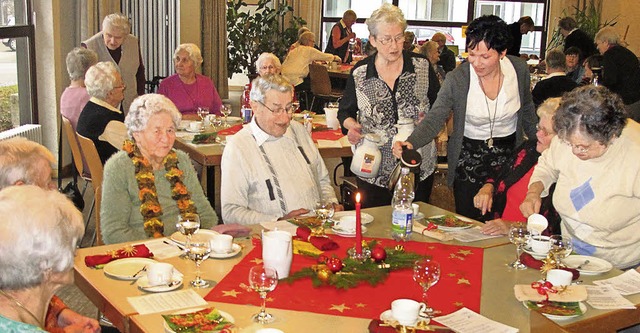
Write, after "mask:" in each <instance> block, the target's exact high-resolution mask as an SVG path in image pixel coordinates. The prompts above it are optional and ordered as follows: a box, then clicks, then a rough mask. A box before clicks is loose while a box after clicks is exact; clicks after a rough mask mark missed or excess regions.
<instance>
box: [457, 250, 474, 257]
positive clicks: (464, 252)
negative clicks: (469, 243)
mask: <svg viewBox="0 0 640 333" xmlns="http://www.w3.org/2000/svg"><path fill="white" fill-rule="evenodd" d="M458 253H460V254H462V255H463V256H468V255H470V254H471V253H472V252H471V250H460V251H458Z"/></svg>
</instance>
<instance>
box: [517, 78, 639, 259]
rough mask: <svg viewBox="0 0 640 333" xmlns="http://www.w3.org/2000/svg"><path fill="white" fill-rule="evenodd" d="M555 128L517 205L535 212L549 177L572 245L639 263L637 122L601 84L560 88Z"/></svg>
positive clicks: (526, 213) (584, 252)
mask: <svg viewBox="0 0 640 333" xmlns="http://www.w3.org/2000/svg"><path fill="white" fill-rule="evenodd" d="M553 128H554V130H555V131H556V132H557V133H558V136H557V137H556V138H554V139H553V140H552V141H551V146H550V147H549V149H548V150H547V151H545V152H544V153H543V154H542V156H541V157H540V160H539V161H538V165H537V166H536V167H535V170H534V172H533V175H532V176H531V180H530V182H529V190H528V192H527V195H526V197H525V200H524V201H523V202H522V204H521V205H520V209H521V211H522V213H523V215H524V216H525V217H527V216H529V215H531V214H533V213H537V212H538V211H539V209H540V202H541V196H547V195H548V190H549V188H550V187H551V185H552V184H556V189H555V192H554V193H553V204H554V206H555V208H556V210H557V211H558V213H559V214H560V216H561V218H562V223H561V228H562V234H563V235H568V236H570V237H571V238H572V239H573V245H574V251H576V252H577V253H578V254H582V255H591V256H596V257H599V258H602V259H605V260H607V261H609V262H611V263H612V264H613V265H614V266H616V267H618V268H621V269H622V268H628V267H633V266H636V265H638V264H640V247H639V246H638V244H639V243H640V166H639V165H638V162H637V160H636V157H637V156H640V125H638V123H636V122H635V121H633V120H631V119H627V117H626V115H625V112H624V104H623V103H622V100H621V99H620V97H619V96H618V95H617V94H614V93H612V92H611V91H609V90H608V89H607V88H604V87H601V86H600V87H595V86H585V87H580V88H578V89H576V90H574V91H572V92H569V93H567V94H565V95H564V97H563V99H562V101H561V103H560V107H559V108H558V111H556V114H555V116H554V120H553Z"/></svg>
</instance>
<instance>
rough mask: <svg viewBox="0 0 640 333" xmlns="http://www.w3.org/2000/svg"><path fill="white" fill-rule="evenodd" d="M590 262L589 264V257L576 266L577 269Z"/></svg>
mask: <svg viewBox="0 0 640 333" xmlns="http://www.w3.org/2000/svg"><path fill="white" fill-rule="evenodd" d="M588 264H589V259H587V260H585V261H584V262H583V263H582V264H580V265H578V267H576V269H580V268H582V266H584V265H588Z"/></svg>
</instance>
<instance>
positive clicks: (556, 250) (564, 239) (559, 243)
mask: <svg viewBox="0 0 640 333" xmlns="http://www.w3.org/2000/svg"><path fill="white" fill-rule="evenodd" d="M549 244H550V247H549V252H551V253H552V254H553V257H554V259H555V261H556V264H560V261H561V260H562V259H564V258H566V257H567V256H569V254H571V251H573V242H572V241H571V238H570V237H568V236H562V235H553V236H551V237H549Z"/></svg>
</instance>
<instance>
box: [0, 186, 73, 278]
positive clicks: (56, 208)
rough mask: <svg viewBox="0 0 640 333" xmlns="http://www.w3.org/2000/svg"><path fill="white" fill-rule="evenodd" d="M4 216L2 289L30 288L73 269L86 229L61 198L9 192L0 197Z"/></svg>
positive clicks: (25, 189) (24, 189)
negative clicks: (50, 275)
mask: <svg viewBox="0 0 640 333" xmlns="http://www.w3.org/2000/svg"><path fill="white" fill-rule="evenodd" d="M33 203H37V204H36V205H34V204H33ZM0 214H1V216H3V221H2V223H0V267H2V269H1V270H0V289H4V290H20V289H26V288H32V287H35V286H38V285H40V284H42V283H43V282H44V280H45V278H46V277H47V276H48V274H49V272H55V273H62V272H67V271H69V270H71V269H72V268H73V262H74V257H75V249H76V245H77V244H78V242H79V241H80V239H81V238H82V235H83V234H84V224H83V221H82V213H81V212H80V211H78V210H77V209H76V207H75V206H74V205H73V203H72V202H71V201H70V200H69V199H67V198H66V197H65V196H64V195H63V194H61V193H58V192H57V191H47V190H44V189H42V188H40V187H37V186H32V185H24V186H10V187H8V188H6V189H4V190H2V191H0Z"/></svg>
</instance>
